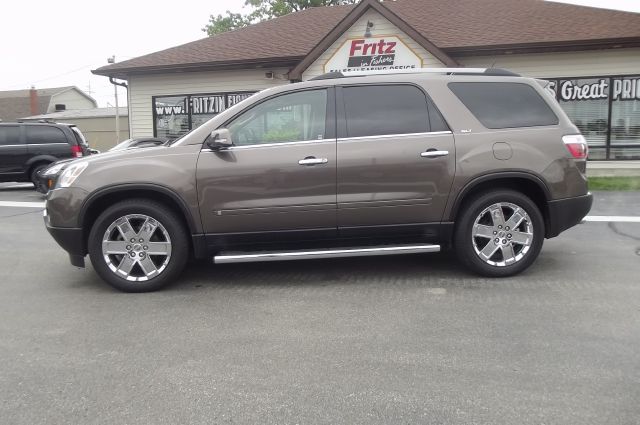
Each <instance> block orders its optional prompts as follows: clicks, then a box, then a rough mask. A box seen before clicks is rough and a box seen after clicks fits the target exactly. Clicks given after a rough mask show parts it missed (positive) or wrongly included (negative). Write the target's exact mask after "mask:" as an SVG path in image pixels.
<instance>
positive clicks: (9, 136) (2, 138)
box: [0, 125, 20, 146]
mask: <svg viewBox="0 0 640 425" xmlns="http://www.w3.org/2000/svg"><path fill="white" fill-rule="evenodd" d="M19 144H20V127H18V126H17V125H3V126H0V146H6V145H19Z"/></svg>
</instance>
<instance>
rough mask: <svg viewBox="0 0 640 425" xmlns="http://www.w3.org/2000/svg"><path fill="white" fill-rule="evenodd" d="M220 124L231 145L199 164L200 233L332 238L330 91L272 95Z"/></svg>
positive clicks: (207, 154) (204, 154)
mask: <svg viewBox="0 0 640 425" xmlns="http://www.w3.org/2000/svg"><path fill="white" fill-rule="evenodd" d="M226 126H227V128H228V129H229V131H230V133H231V138H232V141H233V146H232V147H230V148H228V149H225V150H222V151H211V150H210V149H208V148H207V146H206V144H205V145H204V146H203V147H204V149H203V150H202V152H201V153H200V156H199V159H198V169H197V184H198V199H199V203H200V213H201V217H202V224H203V227H204V231H205V232H206V233H208V234H218V235H219V234H229V233H236V234H238V233H240V234H241V233H247V232H250V233H251V232H253V233H255V232H285V231H292V232H291V233H290V234H293V233H295V234H297V233H299V231H300V230H303V231H308V232H311V231H318V232H319V233H322V234H323V235H329V236H331V235H335V234H336V233H337V230H336V137H335V96H334V89H333V88H329V89H327V88H322V89H313V90H304V91H295V92H288V93H284V94H280V95H277V96H274V97H272V98H269V99H267V100H264V101H263V102H261V103H260V104H258V105H255V106H253V107H251V108H250V109H248V110H246V111H244V112H242V113H241V114H239V115H238V116H236V117H235V118H234V119H232V121H231V122H229V123H227V125H226ZM239 236H241V235H239Z"/></svg>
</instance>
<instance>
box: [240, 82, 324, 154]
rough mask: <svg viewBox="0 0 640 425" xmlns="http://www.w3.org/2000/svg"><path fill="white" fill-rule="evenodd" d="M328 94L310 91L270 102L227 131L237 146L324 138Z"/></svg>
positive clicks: (244, 117)
mask: <svg viewBox="0 0 640 425" xmlns="http://www.w3.org/2000/svg"><path fill="white" fill-rule="evenodd" d="M326 116H327V91H326V90H312V91H304V92H298V93H291V94H285V95H282V96H278V97H276V98H273V99H269V100H267V101H265V102H263V103H261V104H259V105H257V106H256V107H254V108H251V109H250V110H248V111H247V112H245V113H243V114H241V115H240V116H239V117H237V118H235V119H234V120H233V121H232V122H231V123H230V124H229V125H228V126H227V127H228V129H229V130H230V131H231V138H232V139H233V143H234V144H236V145H239V146H242V145H255V144H260V143H281V142H298V141H304V140H319V139H324V138H325V128H326Z"/></svg>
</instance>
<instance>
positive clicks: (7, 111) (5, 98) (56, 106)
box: [0, 86, 98, 122]
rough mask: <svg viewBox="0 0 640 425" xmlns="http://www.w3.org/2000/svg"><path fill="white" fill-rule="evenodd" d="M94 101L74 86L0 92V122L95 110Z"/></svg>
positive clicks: (96, 105)
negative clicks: (58, 112)
mask: <svg viewBox="0 0 640 425" xmlns="http://www.w3.org/2000/svg"><path fill="white" fill-rule="evenodd" d="M97 107H98V104H97V103H96V100H95V99H94V98H92V97H91V96H89V95H88V94H86V93H85V92H83V91H82V90H80V89H79V88H77V87H75V86H68V87H53V88H49V89H35V88H31V89H27V90H11V91H0V121H4V122H7V121H15V120H17V119H19V118H22V117H26V116H28V115H39V114H47V113H50V112H56V111H64V110H67V109H92V108H97Z"/></svg>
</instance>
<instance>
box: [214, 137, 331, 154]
mask: <svg viewBox="0 0 640 425" xmlns="http://www.w3.org/2000/svg"><path fill="white" fill-rule="evenodd" d="M335 141H336V139H318V140H301V141H298V142H280V143H262V144H260V143H258V144H255V145H242V146H230V147H229V148H227V149H223V151H236V150H243V149H252V148H272V147H274V146H292V145H312V144H314V143H324V142H334V143H335ZM202 152H212V150H211V149H208V148H204V149H202ZM216 152H218V151H216Z"/></svg>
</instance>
